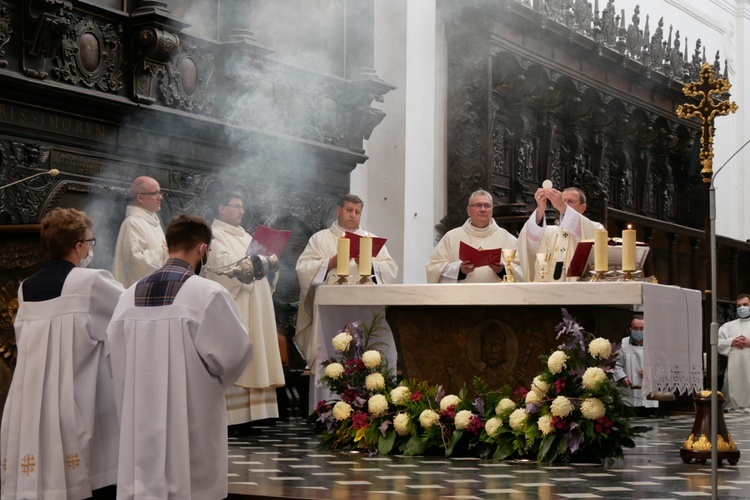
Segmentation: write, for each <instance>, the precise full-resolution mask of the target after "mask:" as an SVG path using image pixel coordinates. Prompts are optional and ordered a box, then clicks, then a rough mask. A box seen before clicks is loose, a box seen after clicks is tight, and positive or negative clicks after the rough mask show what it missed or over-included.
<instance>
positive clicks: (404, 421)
mask: <svg viewBox="0 0 750 500" xmlns="http://www.w3.org/2000/svg"><path fill="white" fill-rule="evenodd" d="M409 420H411V419H410V418H409V414H408V413H399V414H398V415H396V418H394V419H393V428H394V429H396V433H397V434H398V435H399V436H406V435H407V434H409Z"/></svg>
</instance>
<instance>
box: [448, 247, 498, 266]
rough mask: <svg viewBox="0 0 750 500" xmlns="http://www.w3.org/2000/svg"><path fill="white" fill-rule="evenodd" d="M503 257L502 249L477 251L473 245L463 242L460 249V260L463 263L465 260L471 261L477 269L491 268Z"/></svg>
mask: <svg viewBox="0 0 750 500" xmlns="http://www.w3.org/2000/svg"><path fill="white" fill-rule="evenodd" d="M502 256H503V249H502V248H491V249H489V250H482V249H481V248H479V249H477V248H474V247H473V246H471V245H467V244H466V243H464V242H463V241H462V242H461V244H460V245H459V247H458V259H459V260H460V261H461V262H463V261H465V260H468V261H471V263H472V264H474V265H475V266H476V267H482V266H489V265H490V264H497V263H498V262H500V259H501V258H502Z"/></svg>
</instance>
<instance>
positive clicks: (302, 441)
mask: <svg viewBox="0 0 750 500" xmlns="http://www.w3.org/2000/svg"><path fill="white" fill-rule="evenodd" d="M725 419H726V422H727V428H728V429H729V432H730V434H731V435H732V438H733V439H734V440H735V442H736V443H737V446H738V447H739V449H740V451H741V452H742V454H743V456H742V457H741V458H740V462H739V464H737V465H736V466H729V465H728V464H727V463H726V462H723V465H722V466H721V467H720V468H719V474H718V478H719V483H718V484H719V487H718V491H719V497H720V498H721V499H722V500H727V499H735V498H750V462H749V461H748V458H749V457H750V455H748V454H749V453H750V451H748V450H750V414H742V413H740V414H737V413H732V414H726V415H725ZM639 423H640V424H644V425H649V426H651V427H653V430H652V431H651V432H649V433H648V435H647V436H645V437H644V438H639V439H638V440H637V446H636V448H634V449H632V450H626V455H625V459H624V460H622V461H616V462H615V463H614V464H612V465H608V466H604V467H601V466H591V465H589V466H573V465H570V466H550V465H540V464H536V463H509V462H500V463H496V462H490V461H487V460H479V459H467V458H453V459H446V458H444V457H439V456H437V457H435V456H432V457H402V456H393V455H391V456H385V457H382V456H368V455H363V454H357V453H329V452H326V451H320V450H318V449H317V448H316V445H317V443H318V441H317V439H316V438H315V435H314V434H313V432H312V430H311V428H310V427H309V426H307V425H306V424H305V423H303V422H301V421H291V422H280V423H278V424H277V425H276V426H275V427H266V428H261V429H259V431H260V432H259V433H258V435H256V436H250V437H247V438H242V439H235V438H230V443H229V492H230V497H229V498H294V499H348V498H357V499H360V498H362V499H391V498H418V499H431V498H446V499H448V498H454V499H458V498H462V499H474V498H510V499H515V500H523V499H532V498H540V499H575V498H608V499H609V498H648V499H650V500H658V499H667V498H671V499H680V498H687V497H709V498H710V496H711V469H710V465H709V464H706V465H700V464H696V463H691V464H684V463H683V462H682V461H681V460H680V457H679V449H680V447H681V445H682V443H683V442H684V440H685V439H686V438H687V436H688V435H689V434H690V429H691V427H692V424H693V417H692V416H688V415H681V416H671V417H667V418H662V419H642V420H640V421H639Z"/></svg>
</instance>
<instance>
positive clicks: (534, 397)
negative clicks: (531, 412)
mask: <svg viewBox="0 0 750 500" xmlns="http://www.w3.org/2000/svg"><path fill="white" fill-rule="evenodd" d="M541 400H542V396H541V395H540V394H539V393H538V392H536V391H529V392H527V393H526V404H530V403H533V404H538V403H539V402H540V401H541Z"/></svg>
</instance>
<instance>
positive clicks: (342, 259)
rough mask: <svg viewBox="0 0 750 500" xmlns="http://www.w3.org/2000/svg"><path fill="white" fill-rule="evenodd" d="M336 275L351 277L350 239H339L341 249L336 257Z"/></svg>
mask: <svg viewBox="0 0 750 500" xmlns="http://www.w3.org/2000/svg"><path fill="white" fill-rule="evenodd" d="M336 274H338V275H339V276H348V275H349V238H339V248H338V253H337V257H336Z"/></svg>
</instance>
